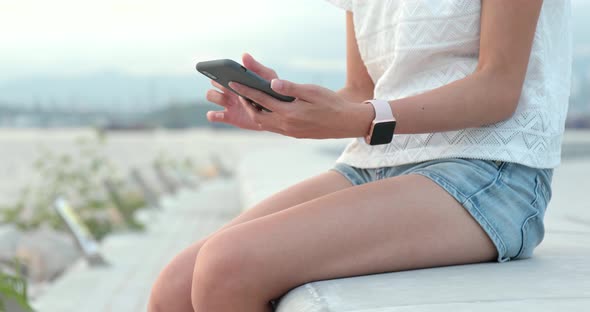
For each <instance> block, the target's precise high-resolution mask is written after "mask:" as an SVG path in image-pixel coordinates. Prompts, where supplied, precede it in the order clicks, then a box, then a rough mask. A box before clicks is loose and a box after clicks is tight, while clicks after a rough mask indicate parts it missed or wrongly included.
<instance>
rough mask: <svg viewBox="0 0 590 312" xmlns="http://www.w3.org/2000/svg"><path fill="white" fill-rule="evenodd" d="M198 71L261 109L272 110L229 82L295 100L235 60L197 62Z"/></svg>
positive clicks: (285, 99) (290, 100)
mask: <svg viewBox="0 0 590 312" xmlns="http://www.w3.org/2000/svg"><path fill="white" fill-rule="evenodd" d="M197 71H199V72H200V73H201V74H203V75H205V76H207V77H209V78H210V79H212V80H215V81H217V82H218V83H219V84H220V85H222V86H224V87H226V88H227V89H228V90H230V91H232V92H234V93H235V94H237V95H239V96H241V97H243V98H244V99H246V101H248V102H249V103H250V104H252V105H253V106H254V107H256V108H257V109H259V110H264V111H267V112H272V111H271V110H269V109H267V108H266V107H264V106H262V105H260V104H258V103H256V102H254V101H252V100H251V99H249V98H247V97H245V96H243V95H241V94H240V93H238V92H236V91H235V90H233V89H232V88H230V86H229V82H230V81H234V82H238V83H241V84H243V85H245V86H248V87H250V88H254V89H256V90H259V91H262V92H264V93H266V94H268V95H270V96H272V97H274V98H275V99H277V100H279V101H283V102H293V101H294V100H295V98H294V97H291V96H286V95H282V94H279V93H276V92H275V91H274V90H273V89H271V87H270V81H268V80H266V79H264V78H262V77H260V76H259V75H258V74H256V73H255V72H253V71H251V70H249V69H247V68H246V67H244V66H242V65H240V64H239V63H237V62H235V61H233V60H229V59H221V60H212V61H205V62H199V63H197Z"/></svg>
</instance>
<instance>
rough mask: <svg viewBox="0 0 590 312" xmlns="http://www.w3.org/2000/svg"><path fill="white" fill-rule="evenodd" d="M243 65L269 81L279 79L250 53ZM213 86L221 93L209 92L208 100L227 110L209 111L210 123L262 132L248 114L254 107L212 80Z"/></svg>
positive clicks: (243, 57) (243, 59)
mask: <svg viewBox="0 0 590 312" xmlns="http://www.w3.org/2000/svg"><path fill="white" fill-rule="evenodd" d="M242 64H244V67H246V68H248V69H249V70H251V71H253V72H255V73H257V74H258V75H260V76H261V77H262V78H264V79H266V80H268V81H271V80H272V79H275V78H278V76H277V74H276V72H275V71H274V70H272V69H271V68H268V67H266V66H264V65H262V64H260V63H259V62H258V61H256V60H255V59H254V58H253V57H252V56H251V55H250V54H248V53H245V54H244V55H243V56H242ZM211 84H212V85H213V86H214V87H216V88H218V89H219V90H221V92H220V91H218V90H214V89H211V90H209V91H207V96H206V98H207V100H208V101H210V102H213V103H215V104H218V105H221V106H223V107H224V108H225V109H224V110H222V111H208V112H207V119H208V120H209V121H210V122H223V123H227V124H230V125H233V126H236V127H239V128H242V129H249V130H260V126H259V125H258V124H257V123H256V122H255V121H254V120H253V119H252V117H251V115H250V114H248V111H247V110H248V109H252V107H247V106H246V105H250V104H247V103H246V101H244V100H242V101H240V98H239V96H238V95H237V94H235V93H233V92H232V91H230V90H228V89H227V88H225V87H223V86H222V85H220V84H219V83H217V82H215V81H213V80H211Z"/></svg>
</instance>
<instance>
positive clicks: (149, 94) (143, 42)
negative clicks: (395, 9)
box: [0, 0, 590, 108]
mask: <svg viewBox="0 0 590 312" xmlns="http://www.w3.org/2000/svg"><path fill="white" fill-rule="evenodd" d="M364 1H385V0H364ZM473 1H477V0H473ZM554 1H561V0H554ZM571 1H572V4H573V14H574V19H573V21H574V47H575V48H576V50H575V51H576V52H575V53H577V54H579V55H583V56H584V57H586V58H587V57H588V55H590V20H589V19H588V18H587V17H588V16H590V0H571ZM576 36H577V39H576ZM243 52H250V53H251V54H252V55H254V56H255V57H256V58H258V59H259V60H260V61H262V62H263V63H264V64H266V65H268V66H270V67H272V68H275V69H277V71H278V73H279V75H280V76H281V77H282V78H287V79H292V80H295V81H298V82H307V83H318V84H322V85H324V86H326V87H329V88H332V89H337V88H339V87H341V86H342V83H343V80H344V76H345V12H344V11H343V10H341V9H339V8H336V7H334V6H332V5H331V4H330V3H328V2H327V1H325V0H254V1H246V0H141V1H140V0H100V1H97V0H92V1H90V0H0V104H2V103H5V104H6V103H8V104H10V105H16V106H20V105H25V106H26V105H29V106H30V105H41V106H44V105H49V106H51V105H54V103H57V104H63V105H70V106H71V105H89V106H97V105H106V104H104V103H110V104H108V105H110V106H112V107H122V106H124V105H127V106H128V107H131V108H133V107H135V106H137V105H136V104H134V103H145V102H153V103H160V104H161V105H166V103H169V102H171V101H173V100H175V99H193V98H194V99H196V98H201V97H202V96H203V95H204V94H205V92H206V90H207V88H209V87H210V86H209V81H208V80H207V79H205V78H204V77H200V76H198V74H197V73H196V71H195V64H196V63H197V62H199V61H204V60H211V59H219V58H231V59H234V60H238V61H239V60H240V56H241V55H242V53H243ZM588 76H589V77H590V73H588ZM578 89H584V88H583V87H582V86H579V84H578ZM154 98H158V99H159V100H154ZM57 104H55V105H57ZM140 105H143V104H140ZM154 105H157V104H154Z"/></svg>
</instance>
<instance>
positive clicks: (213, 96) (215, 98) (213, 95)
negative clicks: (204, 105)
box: [205, 90, 233, 107]
mask: <svg viewBox="0 0 590 312" xmlns="http://www.w3.org/2000/svg"><path fill="white" fill-rule="evenodd" d="M205 98H206V99H207V101H209V102H213V103H215V104H218V105H221V106H223V107H230V106H232V105H233V103H232V101H231V99H230V98H229V97H228V96H227V94H225V93H222V92H219V91H217V90H209V91H207V95H206V96H205Z"/></svg>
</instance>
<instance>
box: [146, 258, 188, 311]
mask: <svg viewBox="0 0 590 312" xmlns="http://www.w3.org/2000/svg"><path fill="white" fill-rule="evenodd" d="M190 272H191V271H188V272H187V271H186V270H182V268H180V267H179V266H178V264H177V263H175V261H172V262H171V263H170V264H168V265H167V266H166V267H165V268H164V269H163V270H162V272H161V273H160V275H159V276H158V278H157V279H156V281H155V282H154V284H153V285H152V289H151V292H150V298H149V302H148V311H149V312H163V311H170V310H172V309H175V310H178V311H187V308H190V307H191V300H190V289H191V285H190V283H191V278H190ZM187 273H188V274H189V276H188V277H187Z"/></svg>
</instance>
